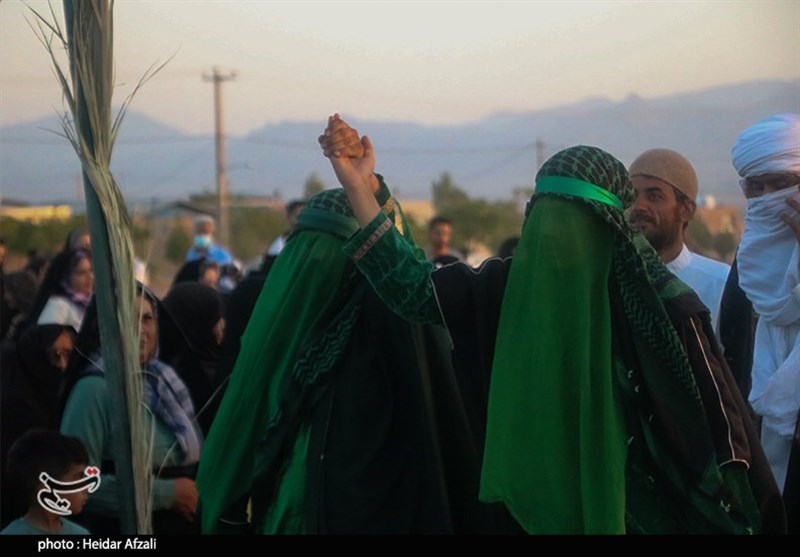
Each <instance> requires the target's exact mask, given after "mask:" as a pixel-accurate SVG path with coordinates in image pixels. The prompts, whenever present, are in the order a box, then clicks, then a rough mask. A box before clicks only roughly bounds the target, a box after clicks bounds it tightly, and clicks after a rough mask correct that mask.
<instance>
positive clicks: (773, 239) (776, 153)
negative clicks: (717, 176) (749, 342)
mask: <svg viewBox="0 0 800 557" xmlns="http://www.w3.org/2000/svg"><path fill="white" fill-rule="evenodd" d="M732 155H733V166H734V167H735V168H736V171H737V172H738V173H739V175H740V176H742V177H753V176H760V175H762V174H771V173H777V172H800V116H798V115H796V114H778V115H776V116H770V117H769V118H765V119H764V120H761V121H760V122H758V123H756V124H755V125H753V126H751V127H749V128H748V129H746V130H745V131H744V132H742V133H741V135H739V139H738V141H737V142H736V145H735V146H734V147H733V150H732ZM790 198H793V199H796V200H798V201H800V190H798V188H797V187H792V188H787V189H784V190H778V191H775V192H772V193H769V194H766V195H762V196H760V197H754V198H750V199H748V200H747V213H746V214H745V225H744V234H743V235H742V242H741V244H740V245H739V251H738V252H737V255H736V259H737V262H738V267H739V285H740V286H741V287H742V290H744V291H745V294H747V297H748V298H749V299H750V301H751V302H753V308H754V309H755V310H756V312H757V313H758V314H759V322H758V326H757V328H756V339H755V340H756V345H755V353H754V361H753V372H752V373H753V374H752V377H753V388H752V390H751V392H750V403H751V404H752V406H753V409H754V410H755V411H756V412H757V413H758V414H759V415H761V416H762V417H763V419H764V420H763V425H764V427H765V428H766V429H767V430H769V431H770V432H774V433H775V434H777V435H778V436H779V437H782V438H784V439H791V437H792V435H793V433H794V427H795V424H796V421H797V413H798V409H799V408H800V293H799V292H798V290H799V289H800V246H799V245H798V242H797V239H796V238H795V236H794V233H793V232H792V230H791V229H790V228H789V227H788V226H787V225H786V223H785V222H783V221H782V220H781V214H788V215H792V218H797V217H795V216H794V212H793V211H792V209H791V207H789V205H788V204H787V203H786V200H787V199H790ZM773 468H774V466H773Z"/></svg>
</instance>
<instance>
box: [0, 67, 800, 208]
mask: <svg viewBox="0 0 800 557" xmlns="http://www.w3.org/2000/svg"><path fill="white" fill-rule="evenodd" d="M134 105H135V101H134ZM227 110H235V107H227ZM779 112H795V113H800V80H798V81H755V82H747V83H740V84H733V85H726V86H720V87H714V88H711V89H707V90H702V91H693V92H687V93H681V94H675V95H669V96H664V97H657V98H651V99H645V98H641V97H639V96H637V95H634V94H632V95H630V96H629V97H628V98H626V99H624V100H622V101H619V102H614V101H610V100H608V99H604V98H591V99H587V100H585V101H583V102H580V103H576V104H570V105H565V106H559V107H555V108H550V109H547V110H538V111H530V112H500V113H496V114H493V115H491V116H488V117H486V118H483V119H480V120H477V121H473V122H467V123H463V124H458V125H447V126H426V125H422V124H418V123H413V122H388V121H361V120H358V119H355V118H353V119H349V120H348V121H349V122H350V123H351V124H352V125H353V126H354V127H356V128H357V129H358V130H359V131H360V132H361V133H367V134H369V135H370V137H371V138H372V140H373V143H374V144H375V148H376V155H377V170H378V171H379V172H381V173H382V174H383V175H384V176H385V177H386V179H387V182H388V183H389V184H390V185H391V186H392V187H393V189H394V190H395V193H396V194H397V195H398V196H399V197H400V198H429V197H430V186H431V182H432V181H433V180H435V179H436V178H437V177H438V176H439V175H440V174H441V173H442V172H445V171H447V172H449V173H450V174H451V176H452V177H453V179H454V181H455V183H456V184H457V185H459V186H460V187H461V188H462V189H464V190H466V191H467V192H468V193H469V194H470V195H472V196H478V197H485V198H489V199H500V198H508V197H509V196H510V195H511V192H512V190H513V189H514V188H518V187H532V185H533V179H534V176H535V173H536V168H537V158H542V157H543V158H546V157H547V156H549V155H551V154H553V153H554V152H556V151H557V150H559V149H561V148H563V147H566V146H569V145H574V144H579V143H582V144H592V145H597V146H599V147H602V148H604V149H606V150H607V151H609V152H611V153H612V154H614V155H615V156H617V157H618V158H619V159H620V160H621V161H622V162H624V163H625V164H629V163H630V162H631V161H632V160H633V159H634V158H635V157H636V156H637V155H638V154H639V153H641V152H642V151H644V150H646V149H649V148H653V147H668V148H671V149H675V150H676V151H679V152H681V153H683V154H684V155H685V156H686V157H687V158H689V160H691V161H692V163H693V164H694V166H695V168H696V170H697V174H698V177H699V179H700V191H701V193H705V194H713V195H714V196H715V197H716V198H717V199H718V200H719V201H722V202H733V203H741V201H742V199H741V193H740V190H739V187H738V184H737V176H736V173H735V171H734V170H733V167H732V166H731V163H730V149H731V147H732V146H733V144H734V142H735V141H736V137H737V135H738V134H739V132H741V131H742V130H743V129H744V128H745V127H747V126H749V125H750V124H752V123H753V122H755V121H757V120H759V119H761V118H763V117H765V116H768V115H770V114H775V113H779ZM326 116H327V115H320V118H319V120H317V121H308V122H299V121H284V122H278V123H268V124H265V125H264V126H262V127H260V128H258V129H255V130H254V131H252V132H251V133H249V134H247V135H244V136H235V135H231V136H229V137H228V138H227V141H226V151H227V164H228V182H229V188H230V192H231V194H248V195H276V194H278V195H280V196H281V197H282V198H283V199H291V198H293V197H297V196H299V195H301V194H302V191H303V184H304V182H305V180H306V178H307V177H308V176H309V175H310V174H311V173H317V174H318V175H319V176H320V177H321V178H322V179H323V181H325V182H326V183H327V184H328V185H329V186H333V185H334V184H335V178H334V177H333V173H332V172H331V170H330V166H329V164H328V163H327V161H326V160H325V159H324V158H323V157H322V156H321V155H320V152H319V148H318V146H317V142H316V138H317V136H318V135H319V134H320V132H321V131H322V128H323V127H324V124H325V118H326ZM59 129H60V122H59V119H58V117H57V116H55V115H54V116H52V117H49V118H43V119H39V120H35V121H31V122H25V123H20V124H15V125H10V126H5V127H1V128H0V192H1V193H2V198H3V199H4V200H6V201H10V200H15V201H17V200H19V201H25V202H30V203H41V202H67V203H76V202H77V201H78V200H79V191H80V185H79V184H80V181H79V171H80V169H79V166H78V162H77V157H76V156H75V154H74V153H73V152H72V150H71V147H70V146H69V144H68V143H67V141H66V139H64V138H63V137H59V136H58V135H56V134H54V133H53V132H54V131H57V130H59ZM112 170H113V171H114V175H115V177H116V179H117V182H118V183H119V184H120V187H121V188H122V190H123V193H124V194H125V196H126V198H127V199H128V202H129V204H149V203H152V202H153V201H155V200H159V201H166V200H171V199H178V198H184V197H186V196H188V195H190V194H193V193H201V192H203V191H213V190H214V183H215V181H214V180H215V178H214V139H213V136H211V135H207V136H198V135H189V134H186V133H183V132H181V131H179V130H177V129H175V128H172V127H170V126H167V125H165V124H163V123H161V122H158V121H156V120H154V119H152V118H150V117H147V116H145V115H143V114H141V113H138V112H136V111H135V110H132V111H130V112H129V113H128V114H127V115H126V117H125V121H124V123H123V125H122V130H121V132H120V137H119V139H118V142H117V145H116V146H115V150H114V155H113V160H112Z"/></svg>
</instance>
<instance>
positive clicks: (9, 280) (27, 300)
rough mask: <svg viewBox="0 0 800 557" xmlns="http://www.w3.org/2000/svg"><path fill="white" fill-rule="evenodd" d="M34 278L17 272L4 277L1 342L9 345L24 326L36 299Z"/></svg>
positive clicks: (30, 274) (26, 273)
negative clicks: (7, 342)
mask: <svg viewBox="0 0 800 557" xmlns="http://www.w3.org/2000/svg"><path fill="white" fill-rule="evenodd" d="M37 288H38V285H37V284H36V277H35V276H34V275H33V274H32V273H30V272H28V271H17V272H16V273H11V274H9V275H6V276H5V289H4V293H3V300H4V306H3V327H4V332H3V336H2V339H3V341H6V340H8V341H9V342H10V343H11V344H13V343H14V342H16V339H18V338H19V329H20V327H22V326H24V325H25V322H26V320H27V319H28V314H29V313H30V311H31V308H32V307H33V302H34V300H35V299H36V290H37Z"/></svg>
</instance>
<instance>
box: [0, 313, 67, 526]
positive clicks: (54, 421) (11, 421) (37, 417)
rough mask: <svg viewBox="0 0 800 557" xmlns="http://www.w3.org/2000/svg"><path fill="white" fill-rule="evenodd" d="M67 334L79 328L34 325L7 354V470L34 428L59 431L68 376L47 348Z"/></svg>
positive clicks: (1, 430) (2, 384)
mask: <svg viewBox="0 0 800 557" xmlns="http://www.w3.org/2000/svg"><path fill="white" fill-rule="evenodd" d="M65 332H67V333H69V334H71V335H74V334H75V329H73V328H72V327H70V326H69V325H55V324H52V325H34V326H32V327H29V328H28V329H27V330H26V331H25V332H24V333H23V334H22V335H21V336H20V339H19V341H18V342H17V343H16V346H14V345H12V346H11V347H9V348H7V349H6V350H4V351H3V354H2V362H3V366H2V379H1V380H0V453H1V454H0V458H2V469H3V471H5V461H6V455H7V454H8V450H9V448H10V447H11V445H12V444H13V443H14V441H16V440H17V439H18V438H19V437H20V436H21V435H22V434H23V433H25V432H26V431H28V430H30V429H53V430H55V429H58V393H59V390H60V388H61V383H62V381H63V379H64V374H63V373H62V372H61V370H60V369H58V368H57V367H55V366H54V365H52V364H51V363H50V362H49V360H48V358H47V349H48V348H50V347H51V346H52V345H53V343H54V342H55V341H56V339H57V338H58V337H59V336H60V335H61V334H62V333H65ZM3 482H4V483H5V472H3ZM4 487H5V486H4ZM3 491H4V492H5V491H6V490H5V489H3ZM4 499H5V498H4ZM7 503H9V502H8V501H7V500H4V501H3V505H2V506H3V522H4V523H5V522H6V518H8V516H7V513H6V511H7V510H8V511H9V512H12V510H11V509H10V508H8V507H10V506H12V505H7ZM18 510H20V509H15V510H14V511H13V512H15V513H16V512H17V511H18Z"/></svg>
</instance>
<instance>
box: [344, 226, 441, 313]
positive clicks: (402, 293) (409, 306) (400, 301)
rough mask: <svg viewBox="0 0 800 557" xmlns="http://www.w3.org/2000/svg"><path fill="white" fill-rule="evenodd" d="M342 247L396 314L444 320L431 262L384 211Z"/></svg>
mask: <svg viewBox="0 0 800 557" xmlns="http://www.w3.org/2000/svg"><path fill="white" fill-rule="evenodd" d="M342 249H343V250H344V252H345V254H347V255H348V256H349V257H350V258H351V259H352V260H353V262H354V263H355V264H356V266H357V267H358V269H359V270H360V271H361V273H362V274H363V275H364V276H365V277H366V278H367V280H368V281H369V283H370V284H371V285H372V287H373V288H374V289H375V292H376V293H377V294H378V296H380V298H381V299H382V300H383V302H384V303H385V304H386V305H387V306H388V307H389V308H390V309H391V310H392V311H394V312H395V313H396V314H397V315H399V316H400V317H402V318H403V319H406V320H408V321H414V322H418V323H433V324H438V325H443V324H444V320H443V319H442V315H441V312H440V311H439V306H438V304H437V301H436V294H435V292H434V289H433V284H432V283H431V273H432V272H433V265H431V263H430V262H429V261H425V260H422V259H420V258H419V257H418V254H417V250H415V249H414V248H413V247H412V246H411V245H410V244H409V243H408V241H406V239H405V238H403V236H402V235H401V234H400V232H399V231H398V230H397V228H396V227H395V226H393V225H392V221H391V220H390V219H389V218H388V217H387V216H386V214H385V213H384V212H381V213H379V214H378V215H377V216H376V217H375V218H374V219H373V220H372V222H370V223H369V224H368V225H367V226H365V227H364V228H362V229H361V230H359V231H358V232H356V233H355V234H354V235H353V236H352V237H351V238H350V239H349V240H348V241H347V242H346V243H345V244H344V246H343V248H342Z"/></svg>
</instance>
